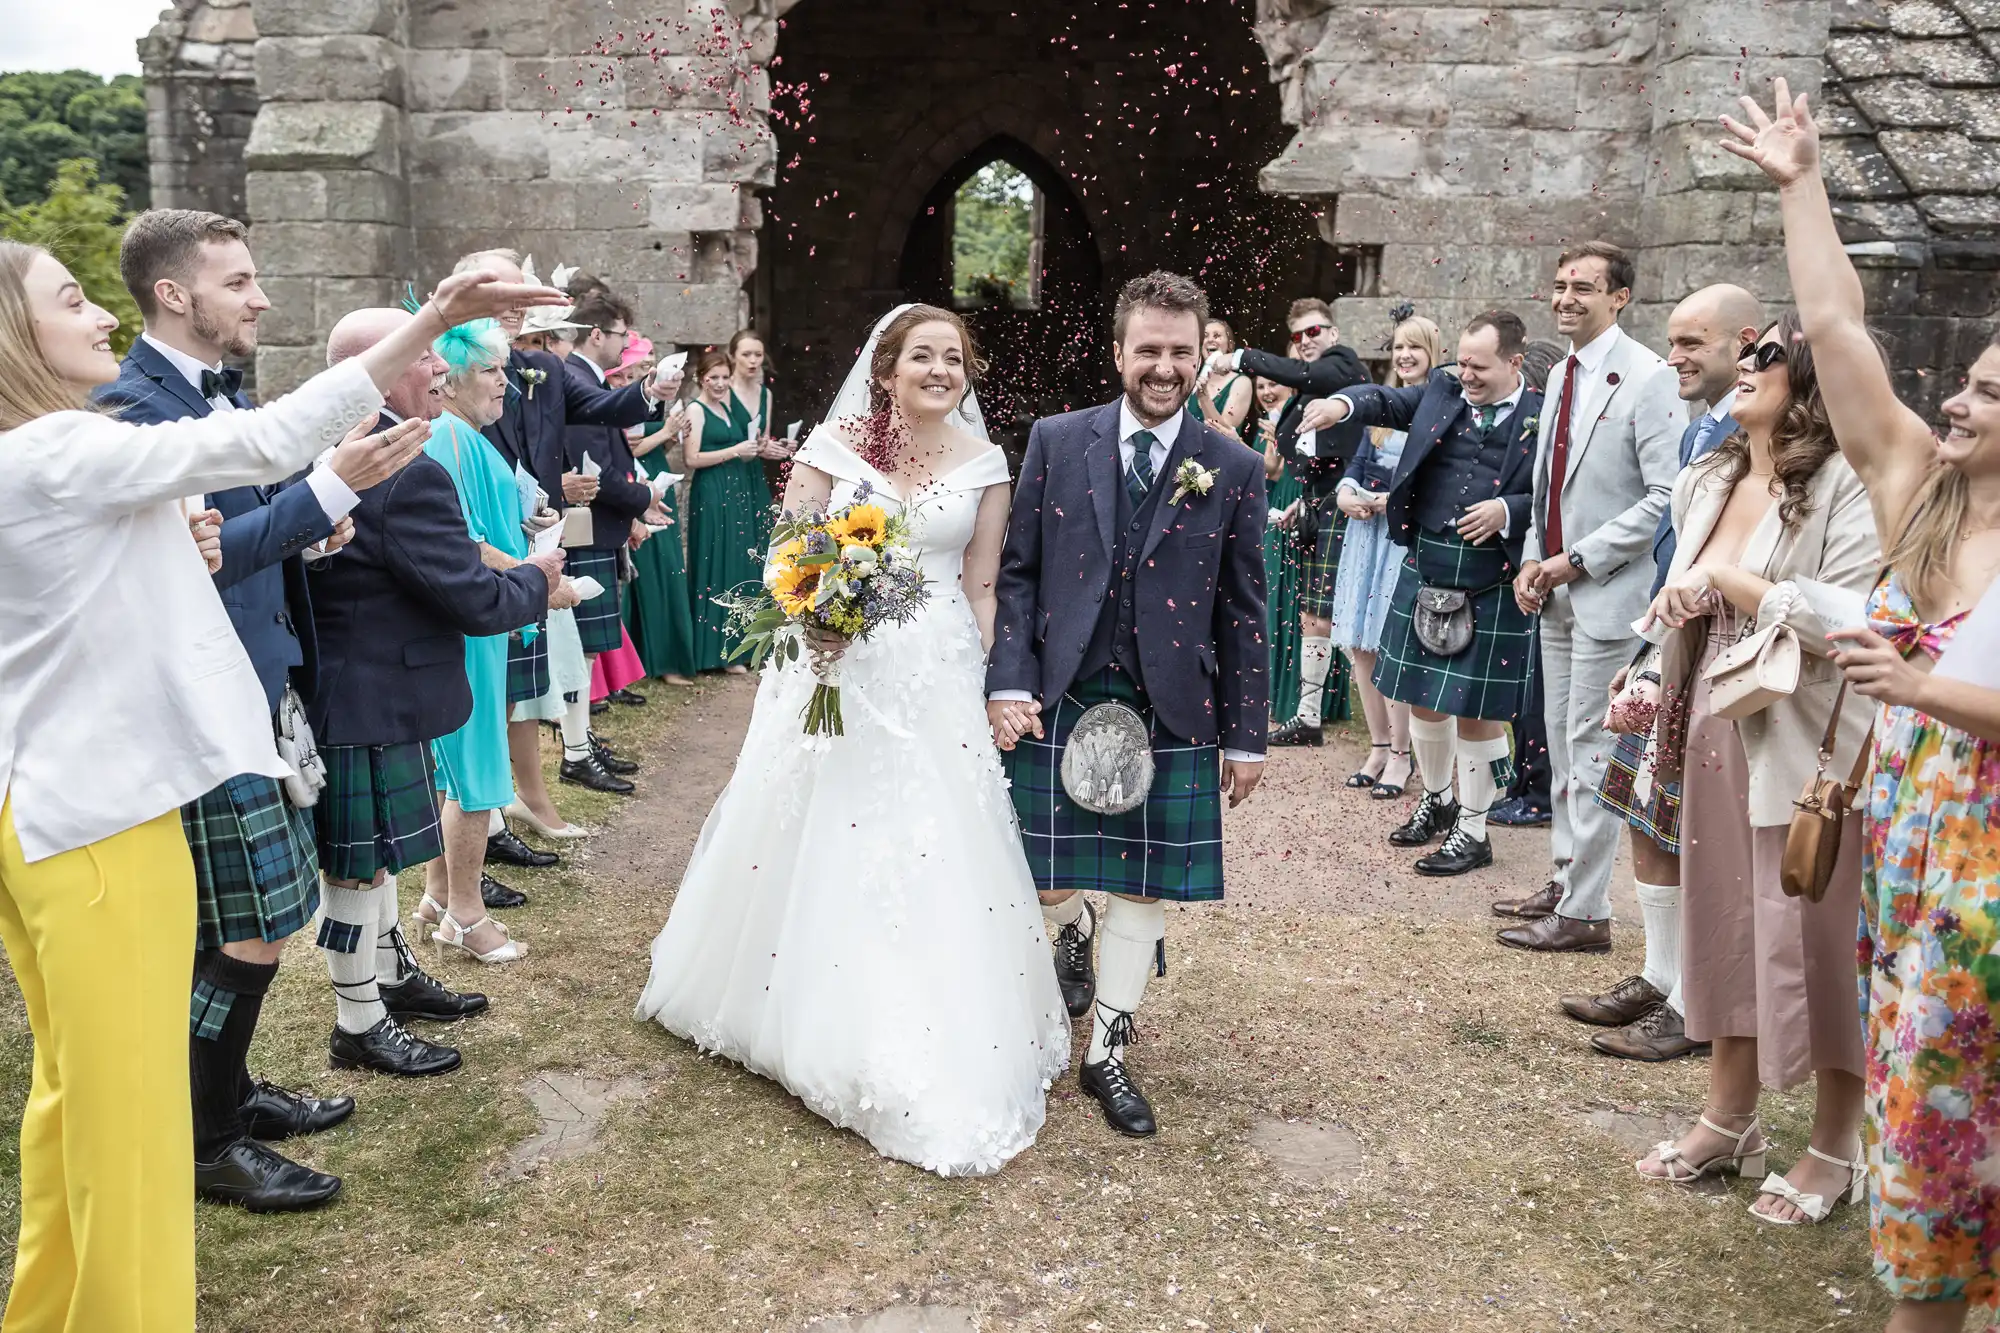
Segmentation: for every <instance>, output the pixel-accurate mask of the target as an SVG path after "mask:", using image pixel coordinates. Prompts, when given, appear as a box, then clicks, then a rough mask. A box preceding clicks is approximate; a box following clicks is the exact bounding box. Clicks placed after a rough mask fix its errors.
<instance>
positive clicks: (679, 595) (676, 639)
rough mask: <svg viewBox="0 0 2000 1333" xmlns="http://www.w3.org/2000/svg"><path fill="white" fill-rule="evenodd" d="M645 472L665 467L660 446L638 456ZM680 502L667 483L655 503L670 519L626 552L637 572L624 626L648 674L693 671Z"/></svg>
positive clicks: (628, 589)
mask: <svg viewBox="0 0 2000 1333" xmlns="http://www.w3.org/2000/svg"><path fill="white" fill-rule="evenodd" d="M639 467H640V469H641V470H642V471H644V472H645V474H646V475H647V477H649V478H650V477H657V476H659V475H660V474H661V473H663V472H666V471H669V469H668V467H667V450H666V448H665V446H662V447H660V448H658V449H655V450H653V451H652V452H651V453H649V454H646V455H644V456H643V457H641V458H640V459H639ZM679 505H680V501H679V499H678V498H677V497H676V496H675V494H674V491H673V489H672V488H669V489H668V491H667V493H666V495H665V497H664V498H662V499H661V501H660V507H661V508H662V509H665V510H666V511H667V516H668V517H669V518H671V519H673V520H674V526H673V527H671V528H668V529H667V530H666V531H665V532H656V533H654V534H653V535H652V536H651V537H648V538H647V539H646V540H645V541H644V542H643V543H641V545H640V547H639V549H638V550H636V551H634V552H633V553H632V565H633V568H634V570H635V571H636V572H637V575H638V577H636V578H634V579H633V580H632V582H631V584H630V585H629V586H627V587H626V589H625V628H626V629H627V630H629V631H631V634H632V646H633V647H634V648H635V649H637V650H638V653H639V661H640V662H642V663H643V664H644V665H645V668H646V674H647V675H649V676H692V675H693V674H694V672H695V665H694V663H695V649H694V608H693V607H692V605H690V601H689V596H688V571H687V561H686V560H684V559H683V558H682V556H681V542H682V540H683V539H684V538H685V537H686V536H687V533H686V531H685V529H683V528H682V527H681V520H680V510H679Z"/></svg>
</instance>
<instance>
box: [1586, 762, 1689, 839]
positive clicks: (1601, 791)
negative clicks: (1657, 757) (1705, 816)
mask: <svg viewBox="0 0 2000 1333" xmlns="http://www.w3.org/2000/svg"><path fill="white" fill-rule="evenodd" d="M1653 764H1654V759H1653V751H1652V745H1651V742H1650V741H1649V739H1648V737H1647V735H1645V734H1634V735H1626V736H1620V737H1619V738H1618V744H1617V745H1615V746H1613V747H1612V750H1611V757H1610V758H1609V759H1606V760H1605V761H1604V781H1603V782H1602V783H1601V784H1600V785H1599V786H1598V789H1597V803H1598V804H1599V805H1601V806H1603V807H1604V808H1605V809H1606V810H1609V811H1610V812H1611V813H1612V814H1614V815H1617V816H1618V817H1619V818H1620V819H1622V820H1624V821H1625V822H1626V823H1627V824H1630V825H1631V826H1632V828H1633V830H1634V831H1635V832H1639V833H1643V834H1645V835H1646V836H1647V837H1649V838H1651V839H1652V840H1653V841H1654V842H1656V843H1658V844H1659V845H1660V850H1661V851H1665V852H1671V853H1673V854H1674V855H1675V856H1679V855H1680V854H1681V784H1680V783H1678V782H1661V781H1659V780H1658V779H1656V778H1654V777H1653V775H1652V769H1653Z"/></svg>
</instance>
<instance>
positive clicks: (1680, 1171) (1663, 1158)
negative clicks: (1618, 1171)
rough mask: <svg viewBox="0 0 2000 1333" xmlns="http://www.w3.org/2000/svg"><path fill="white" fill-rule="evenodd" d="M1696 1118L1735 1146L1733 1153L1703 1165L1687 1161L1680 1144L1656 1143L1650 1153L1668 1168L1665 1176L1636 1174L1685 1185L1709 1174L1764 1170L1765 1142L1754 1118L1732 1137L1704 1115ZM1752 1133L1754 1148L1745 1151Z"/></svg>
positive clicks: (1747, 1173) (1721, 1154)
mask: <svg viewBox="0 0 2000 1333" xmlns="http://www.w3.org/2000/svg"><path fill="white" fill-rule="evenodd" d="M1697 1119H1698V1121H1699V1123H1700V1124H1701V1126H1702V1127H1703V1128H1704V1129H1707V1130H1710V1131H1712V1132H1713V1133H1716V1134H1720V1135H1721V1136H1722V1137H1723V1138H1725V1139H1728V1140H1729V1141H1730V1142H1731V1143H1733V1144H1734V1145H1736V1146H1735V1149H1734V1150H1733V1151H1731V1150H1728V1149H1725V1150H1724V1151H1722V1152H1719V1153H1717V1154H1716V1155H1715V1156H1713V1157H1711V1158H1709V1159H1708V1160H1707V1161H1705V1162H1690V1161H1689V1160H1688V1159H1687V1155H1686V1154H1685V1153H1683V1152H1682V1151H1681V1150H1680V1147H1679V1145H1677V1144H1674V1143H1671V1142H1667V1143H1656V1144H1654V1145H1653V1151H1654V1152H1656V1153H1658V1154H1659V1156H1660V1165H1661V1166H1663V1167H1665V1168H1666V1169H1667V1170H1666V1174H1665V1175H1660V1176H1656V1175H1653V1174H1652V1173H1650V1172H1647V1171H1639V1179H1641V1180H1649V1181H1652V1182H1654V1183H1656V1184H1665V1185H1688V1184H1692V1183H1693V1182H1695V1181H1697V1180H1700V1179H1701V1178H1702V1177H1703V1176H1706V1175H1710V1174H1713V1175H1722V1174H1724V1173H1726V1172H1730V1171H1734V1172H1735V1173H1736V1174H1737V1175H1739V1176H1754V1175H1758V1174H1760V1173H1761V1172H1762V1171H1763V1170H1764V1153H1765V1150H1766V1148H1767V1147H1768V1146H1769V1145H1767V1144H1766V1143H1765V1142H1764V1127H1763V1125H1762V1124H1761V1123H1760V1122H1759V1120H1758V1118H1757V1117H1756V1116H1754V1115H1753V1116H1751V1117H1750V1123H1749V1124H1747V1125H1745V1126H1744V1127H1743V1130H1742V1132H1741V1133H1738V1134H1732V1133H1730V1132H1729V1131H1728V1130H1726V1129H1724V1128H1723V1127H1722V1126H1721V1125H1718V1124H1716V1123H1715V1122H1714V1121H1713V1120H1710V1119H1709V1118H1708V1114H1707V1113H1706V1112H1703V1113H1702V1114H1701V1115H1700V1116H1699V1117H1697ZM1753 1134H1754V1135H1756V1137H1757V1146H1756V1147H1755V1148H1754V1149H1746V1148H1745V1147H1744V1146H1743V1145H1744V1143H1745V1142H1746V1141H1747V1140H1749V1138H1750V1136H1751V1135H1753ZM1640 1165H1642V1164H1641V1163H1634V1164H1633V1168H1632V1169H1633V1170H1635V1171H1638V1170H1639V1166H1640Z"/></svg>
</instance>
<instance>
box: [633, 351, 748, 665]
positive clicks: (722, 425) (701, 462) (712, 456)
mask: <svg viewBox="0 0 2000 1333" xmlns="http://www.w3.org/2000/svg"><path fill="white" fill-rule="evenodd" d="M695 376H696V381H697V383H699V384H700V386H701V392H700V394H699V396H697V397H696V399H695V402H694V406H693V408H692V409H690V412H689V425H688V439H687V450H686V462H687V469H688V471H689V472H690V473H691V474H692V475H693V481H692V482H690V483H689V486H688V517H687V526H688V550H687V562H688V588H689V590H690V592H691V594H692V596H693V599H694V607H693V611H694V669H695V670H697V671H715V670H718V669H719V670H726V671H729V672H732V673H740V672H742V671H744V670H745V669H746V668H745V667H744V666H743V664H742V663H740V662H738V663H733V664H732V663H731V662H730V661H729V654H730V652H731V650H733V649H734V648H735V647H736V643H735V640H734V639H733V638H732V637H731V635H730V633H729V623H728V622H729V613H728V612H727V611H725V610H723V609H722V608H721V607H720V606H718V605H716V602H715V599H716V598H718V597H720V596H722V595H724V594H725V593H727V592H729V591H730V590H731V589H733V588H736V587H739V586H740V585H742V584H745V583H755V582H757V581H758V580H759V579H761V578H762V577H763V576H764V548H765V547H766V546H768V545H769V544H770V537H771V492H770V490H769V488H768V487H767V486H766V485H765V483H764V465H763V463H762V462H761V461H760V460H759V452H758V447H757V441H755V440H754V439H752V438H750V433H749V429H748V426H747V424H739V422H738V420H737V418H736V417H735V416H734V415H733V414H732V413H731V412H730V406H729V405H730V397H729V376H730V365H729V357H728V356H727V355H726V354H724V353H722V352H719V351H709V352H704V353H703V354H702V357H701V360H700V361H699V362H698V363H697V364H696V366H695ZM642 549H643V548H642Z"/></svg>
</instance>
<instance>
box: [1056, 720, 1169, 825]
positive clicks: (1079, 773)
mask: <svg viewBox="0 0 2000 1333" xmlns="http://www.w3.org/2000/svg"><path fill="white" fill-rule="evenodd" d="M1062 784H1063V790H1064V791H1066V792H1068V793H1069V798H1070V800H1072V801H1074V802H1076V803H1077V804H1078V805H1080V806H1082V807H1083V808H1084V809H1086V810H1088V811H1090V812H1091V813H1093V814H1099V815H1122V814H1125V813H1126V812H1127V811H1130V810H1136V809H1138V808H1139V807H1140V806H1142V805H1144V804H1145V803H1146V797H1147V795H1148V794H1150V793H1151V792H1152V790H1153V738H1152V737H1151V736H1150V735H1149V734H1148V733H1147V731H1146V722H1145V719H1144V718H1142V717H1140V716H1139V714H1138V712H1137V711H1136V710H1135V709H1133V708H1132V707H1130V706H1129V705H1126V704H1121V703H1116V702H1112V703H1101V704H1093V705H1092V706H1091V707H1089V708H1086V709H1084V710H1083V716H1082V717H1080V718H1078V719H1077V720H1076V725H1075V726H1073V727H1071V728H1070V729H1069V740H1068V741H1067V742H1066V743H1065V744H1064V745H1063V753H1062Z"/></svg>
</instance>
